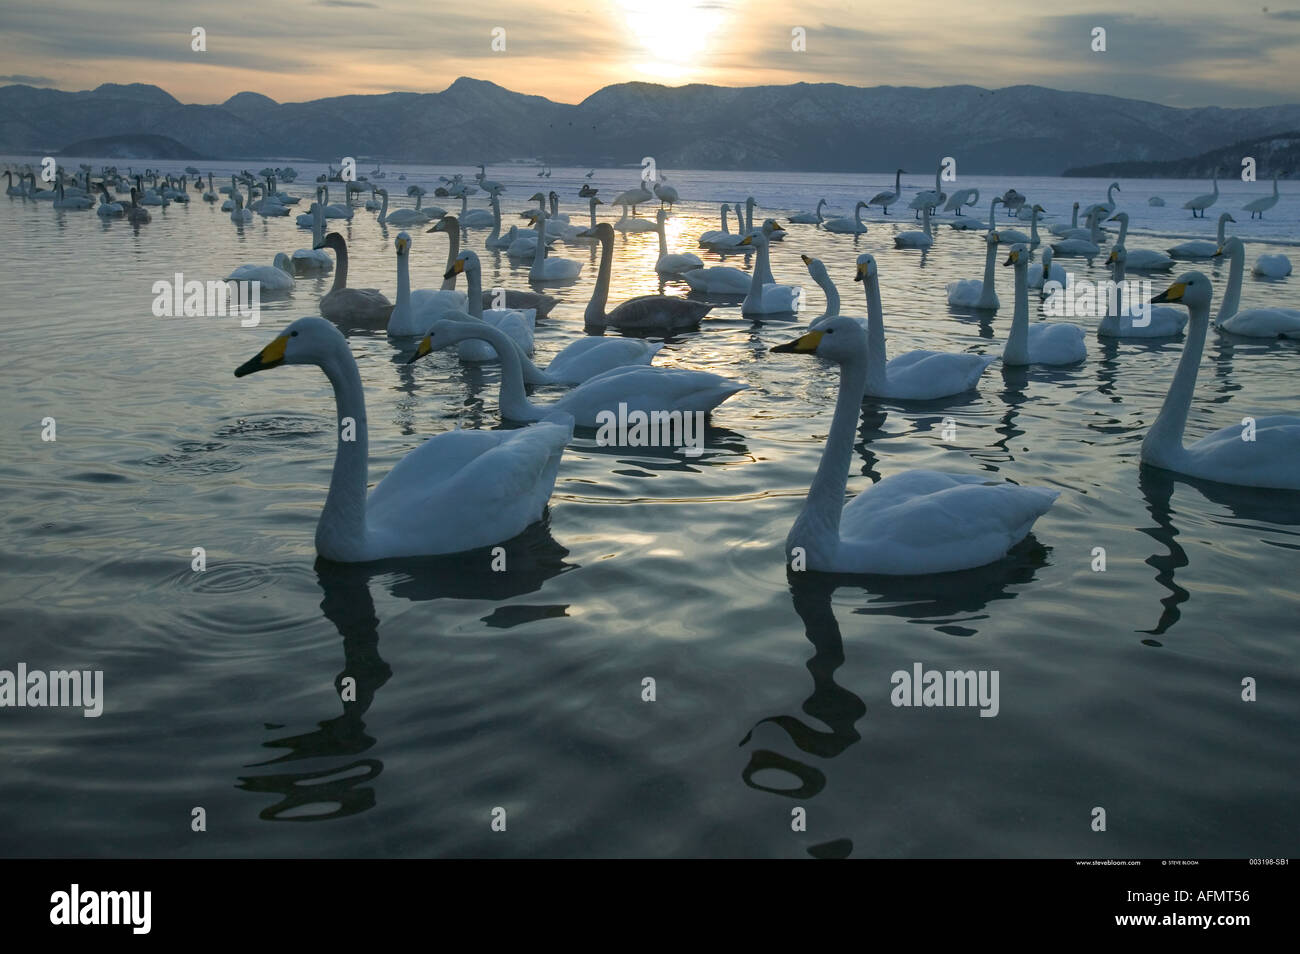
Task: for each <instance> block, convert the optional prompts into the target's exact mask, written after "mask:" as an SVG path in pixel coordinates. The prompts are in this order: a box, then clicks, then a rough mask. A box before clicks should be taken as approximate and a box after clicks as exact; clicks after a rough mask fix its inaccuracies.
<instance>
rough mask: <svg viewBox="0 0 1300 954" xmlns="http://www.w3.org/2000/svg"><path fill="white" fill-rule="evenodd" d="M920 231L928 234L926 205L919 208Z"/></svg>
mask: <svg viewBox="0 0 1300 954" xmlns="http://www.w3.org/2000/svg"><path fill="white" fill-rule="evenodd" d="M921 231H922V232H924V233H925V234H926V236H927V237H929V236H930V207H929V206H928V205H927V206H926V207H925V208H923V209H921Z"/></svg>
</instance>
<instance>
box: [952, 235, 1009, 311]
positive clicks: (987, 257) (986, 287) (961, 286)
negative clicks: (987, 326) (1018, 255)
mask: <svg viewBox="0 0 1300 954" xmlns="http://www.w3.org/2000/svg"><path fill="white" fill-rule="evenodd" d="M998 242H999V239H998V233H997V232H995V231H990V232H988V233H986V234H985V236H984V243H985V245H986V246H987V247H986V249H985V251H984V278H983V280H982V281H981V280H980V279H978V278H964V279H962V280H960V281H955V282H949V283H948V304H950V305H954V306H956V307H957V308H978V309H980V310H981V311H997V310H998V308H1000V307H1001V305H1002V303H1001V302H1000V301H999V300H998V293H997V289H996V288H994V275H996V274H997V264H998V262H997V255H998Z"/></svg>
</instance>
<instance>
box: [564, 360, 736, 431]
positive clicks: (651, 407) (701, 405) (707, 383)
mask: <svg viewBox="0 0 1300 954" xmlns="http://www.w3.org/2000/svg"><path fill="white" fill-rule="evenodd" d="M746 387H748V385H745V384H741V383H740V382H738V381H732V380H730V379H729V378H724V377H722V376H721V375H718V374H712V373H711V372H708V371H682V370H678V369H675V368H660V367H654V366H647V365H634V366H632V367H624V368H613V369H611V370H609V371H606V372H604V373H603V374H598V375H596V376H595V377H594V378H591V379H590V380H588V381H587V382H586V383H585V384H583V385H581V386H580V387H578V388H576V389H575V390H573V391H570V392H569V393H568V394H566V395H565V396H564V397H562V398H561V399H560V400H559V401H557V402H555V404H554V407H555V408H556V409H557V410H561V411H565V412H567V413H570V414H572V415H573V416H574V417H575V418H576V419H577V421H578V423H579V424H583V425H584V426H588V427H591V426H594V423H595V417H596V414H598V413H599V412H601V411H611V412H613V413H615V414H617V413H618V409H619V404H625V405H627V409H628V411H629V412H630V411H644V412H646V413H650V412H653V411H672V410H681V411H705V412H708V411H711V410H713V409H714V408H715V407H717V406H718V405H719V404H721V403H722V402H723V401H725V400H726V399H727V398H728V397H730V396H731V395H733V394H735V393H736V392H737V391H742V390H744V389H745V388H746Z"/></svg>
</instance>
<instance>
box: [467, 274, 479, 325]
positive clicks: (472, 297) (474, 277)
mask: <svg viewBox="0 0 1300 954" xmlns="http://www.w3.org/2000/svg"><path fill="white" fill-rule="evenodd" d="M465 285H466V292H465V294H466V295H467V296H468V297H469V313H470V314H471V315H473V316H474V317H475V318H482V317H483V270H482V268H481V267H480V266H474V267H467V268H466V269H465Z"/></svg>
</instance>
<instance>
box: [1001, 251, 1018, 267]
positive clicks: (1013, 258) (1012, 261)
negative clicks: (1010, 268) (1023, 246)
mask: <svg viewBox="0 0 1300 954" xmlns="http://www.w3.org/2000/svg"><path fill="white" fill-rule="evenodd" d="M1018 261H1020V253H1019V252H1012V253H1011V254H1010V255H1008V256H1007V260H1006V261H1005V262H1003V263H1002V264H1003V265H1014V264H1016V262H1018Z"/></svg>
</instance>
